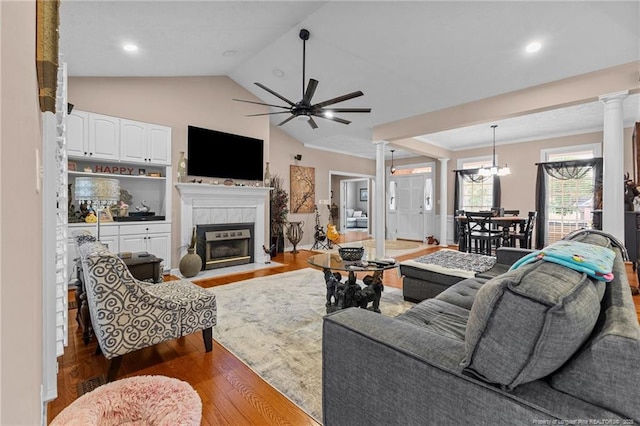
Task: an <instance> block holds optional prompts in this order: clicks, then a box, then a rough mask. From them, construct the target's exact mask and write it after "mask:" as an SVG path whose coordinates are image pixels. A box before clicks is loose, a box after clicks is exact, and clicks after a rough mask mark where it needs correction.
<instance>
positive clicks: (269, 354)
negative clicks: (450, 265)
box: [209, 268, 413, 422]
mask: <svg viewBox="0 0 640 426" xmlns="http://www.w3.org/2000/svg"><path fill="white" fill-rule="evenodd" d="M209 290H210V291H212V292H213V293H215V295H216V301H217V305H218V324H217V325H216V326H215V327H214V331H213V337H214V339H215V340H216V341H217V342H219V343H220V344H222V345H223V346H224V347H226V348H227V349H229V350H230V351H231V352H232V353H233V354H234V355H236V356H237V357H238V358H239V359H240V360H242V361H243V362H244V363H245V364H247V365H248V366H249V367H250V368H251V369H252V370H253V371H255V372H256V373H257V374H258V375H260V377H262V378H263V379H264V380H266V381H267V382H268V383H269V384H270V385H271V386H273V387H274V388H276V389H277V390H278V391H280V392H281V393H282V394H284V395H285V396H286V397H287V398H289V399H290V400H291V401H293V402H294V403H295V404H296V405H298V406H299V407H300V408H301V409H303V410H304V411H305V412H306V413H308V414H309V415H310V416H312V417H314V418H315V419H316V420H317V421H319V422H321V421H322V318H323V317H324V316H325V315H326V308H325V306H324V304H325V293H326V286H325V283H324V276H323V274H322V272H321V271H319V270H315V269H311V268H306V269H301V270H298V271H291V272H285V273H283V274H278V275H271V276H268V277H260V278H253V279H250V280H245V281H240V282H237V283H233V284H227V285H223V286H218V287H212V288H210V289H209ZM411 306H413V304H412V303H409V302H405V301H404V299H403V298H402V291H401V290H399V289H396V288H391V287H385V290H384V292H383V293H382V300H381V301H380V310H381V311H382V315H386V316H391V317H394V316H396V315H398V314H400V313H402V312H404V311H406V310H407V309H409V308H410V307H411Z"/></svg>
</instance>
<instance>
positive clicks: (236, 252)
mask: <svg viewBox="0 0 640 426" xmlns="http://www.w3.org/2000/svg"><path fill="white" fill-rule="evenodd" d="M210 228H211V227H209V229H210ZM202 231H203V232H202V234H201V235H202V237H203V240H204V241H203V242H204V250H203V253H198V254H200V255H201V256H202V257H203V261H204V262H203V264H204V269H215V268H224V267H227V266H234V265H242V264H246V263H251V262H253V259H252V250H251V247H252V239H251V229H249V228H244V229H222V230H220V229H218V230H202ZM203 255H204V256H203Z"/></svg>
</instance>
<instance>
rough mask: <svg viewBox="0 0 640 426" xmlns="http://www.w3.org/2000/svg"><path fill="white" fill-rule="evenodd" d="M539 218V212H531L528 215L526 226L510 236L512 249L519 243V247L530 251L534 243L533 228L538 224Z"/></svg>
mask: <svg viewBox="0 0 640 426" xmlns="http://www.w3.org/2000/svg"><path fill="white" fill-rule="evenodd" d="M537 217H538V212H537V211H533V212H529V213H528V214H527V221H526V222H525V223H524V226H523V227H521V229H520V231H519V232H512V233H511V234H510V235H509V237H510V240H511V247H515V245H516V241H517V242H518V246H519V247H521V248H528V249H530V248H531V243H532V241H533V238H532V236H533V227H534V225H535V223H536V218H537Z"/></svg>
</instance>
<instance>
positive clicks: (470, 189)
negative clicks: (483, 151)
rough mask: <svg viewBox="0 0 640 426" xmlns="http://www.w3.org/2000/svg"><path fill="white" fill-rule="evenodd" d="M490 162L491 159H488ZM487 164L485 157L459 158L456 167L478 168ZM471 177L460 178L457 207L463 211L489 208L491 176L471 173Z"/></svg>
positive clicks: (491, 193)
mask: <svg viewBox="0 0 640 426" xmlns="http://www.w3.org/2000/svg"><path fill="white" fill-rule="evenodd" d="M489 162H491V159H489ZM485 164H487V159H486V158H473V159H467V160H460V161H459V162H458V168H459V169H463V170H469V169H479V168H480V167H482V166H484V165H485ZM473 176H474V177H473V178H464V179H462V180H461V182H462V183H461V185H462V187H461V188H460V194H461V197H460V198H459V203H458V207H457V208H458V209H461V210H465V211H467V210H468V211H481V210H490V209H491V207H493V206H494V205H495V204H494V201H493V182H494V180H493V178H492V177H482V176H478V175H473Z"/></svg>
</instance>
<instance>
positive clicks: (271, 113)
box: [245, 111, 290, 117]
mask: <svg viewBox="0 0 640 426" xmlns="http://www.w3.org/2000/svg"><path fill="white" fill-rule="evenodd" d="M289 113H290V111H277V112H265V113H262V114H249V115H245V117H258V116H259V115H274V114H289Z"/></svg>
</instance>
